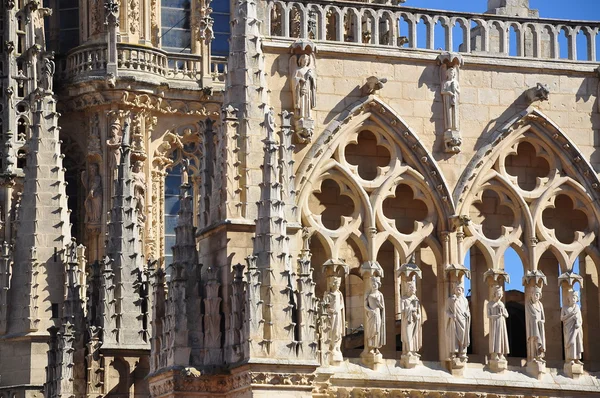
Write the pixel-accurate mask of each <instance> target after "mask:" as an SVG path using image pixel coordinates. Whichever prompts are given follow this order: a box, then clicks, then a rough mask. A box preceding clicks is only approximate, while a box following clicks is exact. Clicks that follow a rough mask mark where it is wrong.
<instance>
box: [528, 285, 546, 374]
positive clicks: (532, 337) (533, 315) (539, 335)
mask: <svg viewBox="0 0 600 398" xmlns="http://www.w3.org/2000/svg"><path fill="white" fill-rule="evenodd" d="M541 298H542V289H541V288H540V287H538V286H535V287H533V291H532V292H531V294H530V295H529V297H528V299H527V300H526V303H525V315H526V318H527V322H526V323H527V357H528V358H529V359H532V360H536V361H538V362H544V360H543V358H544V355H545V353H546V331H545V328H544V323H545V322H546V318H545V315H544V305H543V304H542V302H541V301H540V300H541Z"/></svg>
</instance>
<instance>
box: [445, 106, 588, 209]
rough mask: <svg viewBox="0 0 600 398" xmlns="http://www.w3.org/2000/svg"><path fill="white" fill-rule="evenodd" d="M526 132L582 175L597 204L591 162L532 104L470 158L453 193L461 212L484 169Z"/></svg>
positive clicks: (489, 166) (569, 171) (581, 179)
mask: <svg viewBox="0 0 600 398" xmlns="http://www.w3.org/2000/svg"><path fill="white" fill-rule="evenodd" d="M527 131H529V132H531V133H533V134H534V135H535V136H536V137H537V138H539V139H541V140H542V141H544V142H545V143H546V144H547V145H548V146H550V147H551V148H552V149H553V150H554V152H555V155H557V156H558V157H559V158H560V160H561V161H562V163H563V165H564V166H565V167H566V168H567V169H568V170H567V171H568V173H567V174H569V175H571V176H578V177H580V181H581V183H582V185H583V186H584V187H585V189H586V191H587V192H588V194H590V195H592V193H594V196H596V197H594V198H593V201H594V203H595V205H596V206H598V200H599V199H600V196H599V194H598V193H599V191H600V180H599V179H598V176H597V175H596V172H595V171H594V169H593V168H592V166H591V164H590V163H589V162H588V161H587V159H586V158H585V156H584V155H583V154H582V153H581V151H580V150H579V149H578V148H577V146H576V145H575V144H574V143H573V141H571V139H570V138H569V137H568V136H567V135H566V134H565V133H564V132H563V131H562V130H561V129H560V128H559V127H558V125H557V124H556V123H554V122H553V121H552V120H551V119H550V118H548V117H547V116H546V115H545V114H544V113H542V112H541V111H540V110H539V109H537V108H534V107H529V108H527V109H525V110H524V111H522V112H520V113H518V114H516V115H515V116H514V117H513V118H511V119H510V120H509V121H508V122H507V123H506V124H504V125H503V126H502V127H501V128H499V129H498V130H496V131H495V132H494V133H493V134H492V135H491V137H490V139H489V140H488V142H487V144H485V145H483V146H482V147H481V148H480V149H479V150H478V151H477V153H476V154H475V155H474V156H473V159H471V162H470V163H469V165H468V166H467V167H466V169H465V171H464V173H463V174H462V176H461V177H460V179H459V181H458V184H457V185H456V188H455V189H454V193H453V200H454V203H455V204H456V208H457V210H458V211H459V213H460V210H461V206H462V204H463V203H464V199H465V198H466V197H467V196H468V195H469V192H470V191H471V188H472V187H473V186H474V185H475V184H476V182H475V181H476V180H477V178H476V176H477V175H479V174H480V173H481V171H482V170H485V169H488V168H491V165H493V163H494V162H495V161H496V160H497V158H498V156H499V155H500V153H501V152H503V151H504V150H506V148H508V147H510V146H511V145H513V144H514V143H515V142H517V141H518V140H519V139H521V137H522V136H523V134H525V132H527Z"/></svg>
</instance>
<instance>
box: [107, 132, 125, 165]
mask: <svg viewBox="0 0 600 398" xmlns="http://www.w3.org/2000/svg"><path fill="white" fill-rule="evenodd" d="M120 130H121V124H120V123H119V122H114V123H112V124H111V125H110V132H109V134H110V138H109V139H108V140H106V148H107V150H108V153H109V156H108V170H110V171H111V172H112V173H114V171H115V170H116V169H117V167H118V166H119V164H120V163H121V144H122V143H123V137H121V131H120Z"/></svg>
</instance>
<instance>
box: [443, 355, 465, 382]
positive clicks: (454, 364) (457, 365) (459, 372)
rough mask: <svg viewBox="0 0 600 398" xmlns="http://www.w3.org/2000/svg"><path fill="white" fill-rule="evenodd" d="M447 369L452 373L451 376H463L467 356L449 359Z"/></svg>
mask: <svg viewBox="0 0 600 398" xmlns="http://www.w3.org/2000/svg"><path fill="white" fill-rule="evenodd" d="M447 362H448V370H449V371H450V373H451V374H452V376H457V377H463V376H464V375H465V370H466V369H467V363H468V361H467V358H466V357H463V358H460V357H454V358H451V359H449V360H448V361H447Z"/></svg>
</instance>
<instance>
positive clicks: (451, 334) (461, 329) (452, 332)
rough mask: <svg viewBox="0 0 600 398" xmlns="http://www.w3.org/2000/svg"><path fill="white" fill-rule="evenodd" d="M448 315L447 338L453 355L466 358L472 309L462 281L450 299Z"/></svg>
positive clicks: (447, 308) (447, 309)
mask: <svg viewBox="0 0 600 398" xmlns="http://www.w3.org/2000/svg"><path fill="white" fill-rule="evenodd" d="M446 315H447V316H448V322H447V324H446V338H447V339H448V340H447V341H448V348H449V349H450V353H451V357H453V358H455V357H459V358H460V359H463V360H466V359H467V347H468V346H469V345H470V343H471V342H470V339H469V330H470V328H471V311H470V310H469V302H468V301H467V298H466V297H465V288H464V287H463V285H462V283H457V284H456V286H455V287H454V293H453V294H452V296H450V298H449V299H448V305H447V306H446Z"/></svg>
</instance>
